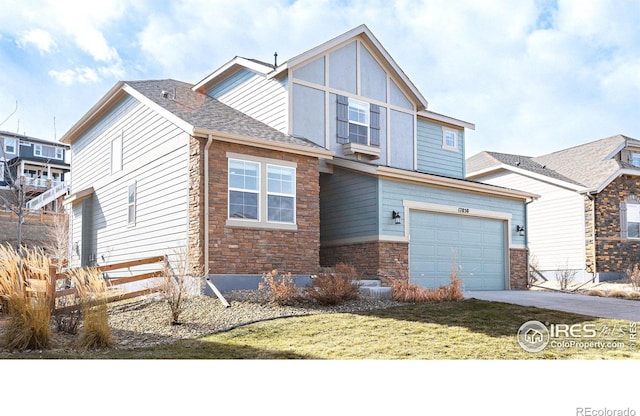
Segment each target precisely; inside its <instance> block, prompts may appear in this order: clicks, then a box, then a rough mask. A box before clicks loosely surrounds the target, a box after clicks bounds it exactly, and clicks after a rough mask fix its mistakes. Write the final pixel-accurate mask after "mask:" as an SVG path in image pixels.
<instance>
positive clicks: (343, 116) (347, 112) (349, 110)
mask: <svg viewBox="0 0 640 416" xmlns="http://www.w3.org/2000/svg"><path fill="white" fill-rule="evenodd" d="M337 97H338V98H337V109H336V111H337V119H338V123H337V128H338V131H337V138H338V143H342V144H344V143H357V144H362V145H366V146H380V107H379V106H377V105H376V104H370V103H367V102H365V101H360V100H356V99H354V98H349V97H345V96H342V95H338V96H337Z"/></svg>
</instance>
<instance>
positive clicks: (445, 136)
mask: <svg viewBox="0 0 640 416" xmlns="http://www.w3.org/2000/svg"><path fill="white" fill-rule="evenodd" d="M442 148H443V149H445V150H453V151H456V152H457V151H458V132H457V131H456V130H451V129H442Z"/></svg>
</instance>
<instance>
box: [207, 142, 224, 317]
mask: <svg viewBox="0 0 640 416" xmlns="http://www.w3.org/2000/svg"><path fill="white" fill-rule="evenodd" d="M212 143H213V135H212V134H208V135H207V144H205V145H204V272H205V274H206V275H207V277H206V282H207V285H209V287H210V288H211V290H213V292H214V293H215V294H216V296H217V297H218V299H220V302H222V304H223V305H224V306H225V307H227V308H228V307H229V306H230V305H229V302H227V300H226V299H225V298H224V296H222V293H220V291H219V290H218V288H217V287H216V286H215V285H214V284H213V282H212V281H211V280H209V148H210V147H211V144H212Z"/></svg>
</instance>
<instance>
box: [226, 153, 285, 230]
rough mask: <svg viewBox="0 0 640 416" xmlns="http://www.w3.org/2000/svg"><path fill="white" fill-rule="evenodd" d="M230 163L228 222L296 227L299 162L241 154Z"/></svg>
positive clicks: (231, 223)
mask: <svg viewBox="0 0 640 416" xmlns="http://www.w3.org/2000/svg"><path fill="white" fill-rule="evenodd" d="M245 157H246V159H245ZM228 163H229V174H228V175H229V176H228V192H229V202H228V209H229V211H228V217H227V224H228V225H232V226H249V227H258V228H284V229H295V224H296V164H295V163H291V162H283V161H277V160H274V159H267V158H261V157H253V156H243V155H237V154H231V155H230V157H229V159H228Z"/></svg>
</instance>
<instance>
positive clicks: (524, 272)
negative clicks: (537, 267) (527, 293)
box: [509, 248, 529, 289]
mask: <svg viewBox="0 0 640 416" xmlns="http://www.w3.org/2000/svg"><path fill="white" fill-rule="evenodd" d="M528 256H529V250H527V249H515V248H512V249H510V250H509V283H510V285H511V289H527V287H528V282H529V279H528V269H529V266H528V264H527V258H528Z"/></svg>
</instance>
